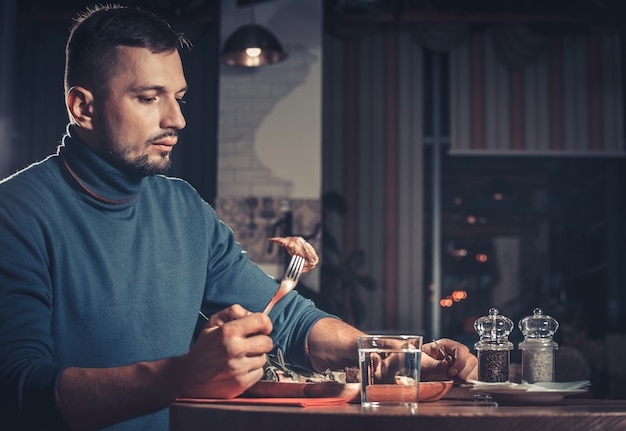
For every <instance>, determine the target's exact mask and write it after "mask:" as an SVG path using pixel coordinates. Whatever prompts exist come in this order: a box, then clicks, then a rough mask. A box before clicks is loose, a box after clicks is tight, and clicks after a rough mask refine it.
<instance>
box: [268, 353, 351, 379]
mask: <svg viewBox="0 0 626 431" xmlns="http://www.w3.org/2000/svg"><path fill="white" fill-rule="evenodd" d="M356 371H357V375H358V368H356ZM350 374H351V375H353V373H352V372H351V373H350ZM347 375H348V373H347V372H346V371H331V370H330V369H327V370H326V371H324V372H323V373H310V374H307V375H304V374H300V373H298V372H296V371H294V370H292V369H291V368H289V367H288V366H287V364H286V363H285V358H284V356H283V352H282V350H281V349H277V351H276V356H275V357H273V356H269V355H268V357H267V363H266V364H265V367H264V373H263V378H262V379H261V380H265V381H270V382H285V383H325V382H333V383H355V382H349V381H347V379H346V376H347Z"/></svg>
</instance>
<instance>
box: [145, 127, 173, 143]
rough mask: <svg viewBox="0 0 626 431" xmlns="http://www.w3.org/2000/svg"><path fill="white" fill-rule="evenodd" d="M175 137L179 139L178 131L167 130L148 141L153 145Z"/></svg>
mask: <svg viewBox="0 0 626 431" xmlns="http://www.w3.org/2000/svg"><path fill="white" fill-rule="evenodd" d="M169 137H175V138H178V132H177V131H176V130H167V131H165V132H163V133H161V134H159V135H157V136H155V137H153V138H151V139H149V140H148V143H149V144H151V143H153V142H158V141H160V140H161V139H163V138H169Z"/></svg>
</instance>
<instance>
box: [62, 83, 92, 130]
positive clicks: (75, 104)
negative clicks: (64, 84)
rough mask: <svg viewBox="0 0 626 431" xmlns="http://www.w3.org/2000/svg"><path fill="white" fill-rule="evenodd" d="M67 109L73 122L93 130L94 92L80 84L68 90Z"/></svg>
mask: <svg viewBox="0 0 626 431" xmlns="http://www.w3.org/2000/svg"><path fill="white" fill-rule="evenodd" d="M66 102H67V110H68V112H69V114H70V117H71V118H72V123H74V124H76V125H77V126H78V127H80V128H83V129H87V130H91V129H92V128H93V109H94V108H93V93H92V92H91V91H89V90H87V89H86V88H85V87H80V86H78V85H76V86H74V87H72V88H70V89H69V91H68V92H67V100H66Z"/></svg>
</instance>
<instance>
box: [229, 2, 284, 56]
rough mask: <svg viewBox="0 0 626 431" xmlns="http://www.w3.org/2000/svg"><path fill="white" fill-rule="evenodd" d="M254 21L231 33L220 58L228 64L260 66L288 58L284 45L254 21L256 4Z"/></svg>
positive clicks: (252, 8)
mask: <svg viewBox="0 0 626 431" xmlns="http://www.w3.org/2000/svg"><path fill="white" fill-rule="evenodd" d="M251 10H252V23H251V24H246V25H244V26H241V27H239V28H238V29H237V30H235V32H234V33H233V34H231V35H230V37H229V38H228V39H226V42H225V43H224V46H223V47H222V54H221V56H220V60H221V61H222V63H224V64H226V65H228V66H242V67H260V66H267V65H270V64H275V63H279V62H281V61H283V60H285V59H286V58H287V53H286V52H285V51H284V50H283V47H282V45H281V44H280V42H279V41H278V39H277V38H276V36H274V34H273V33H272V32H270V31H269V30H268V29H266V28H265V27H262V26H260V25H258V24H255V23H254V4H253V5H252V6H251Z"/></svg>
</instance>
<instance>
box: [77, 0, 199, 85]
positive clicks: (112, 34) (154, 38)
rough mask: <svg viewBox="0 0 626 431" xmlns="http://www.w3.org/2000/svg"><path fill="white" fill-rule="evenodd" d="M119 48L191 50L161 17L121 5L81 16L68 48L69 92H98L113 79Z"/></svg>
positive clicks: (167, 50) (99, 7)
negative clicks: (83, 88)
mask: <svg viewBox="0 0 626 431" xmlns="http://www.w3.org/2000/svg"><path fill="white" fill-rule="evenodd" d="M118 46H128V47H137V48H147V49H149V50H151V51H152V52H153V53H162V52H169V51H174V50H177V49H182V48H186V49H190V48H191V44H190V42H189V41H188V40H187V39H186V38H185V37H184V36H183V35H182V33H178V32H176V31H174V30H173V29H172V28H171V27H170V25H169V24H168V23H167V22H166V21H165V20H163V19H162V18H161V17H159V16H158V15H155V14H154V13H152V12H149V11H147V10H144V9H140V8H131V7H127V6H121V5H117V4H113V5H100V6H96V7H94V8H91V9H87V10H86V11H85V12H83V13H81V14H80V15H79V16H78V17H77V18H76V22H75V24H74V26H73V28H72V30H71V32H70V36H69V39H68V41H67V45H66V48H65V91H66V92H67V91H68V90H69V89H70V88H71V87H73V86H75V85H82V86H86V87H87V88H90V89H91V90H92V91H97V90H98V89H99V88H101V87H102V86H103V85H104V84H105V83H106V82H107V81H108V78H109V73H110V71H111V69H112V66H114V65H115V55H116V49H117V47H118Z"/></svg>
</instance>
